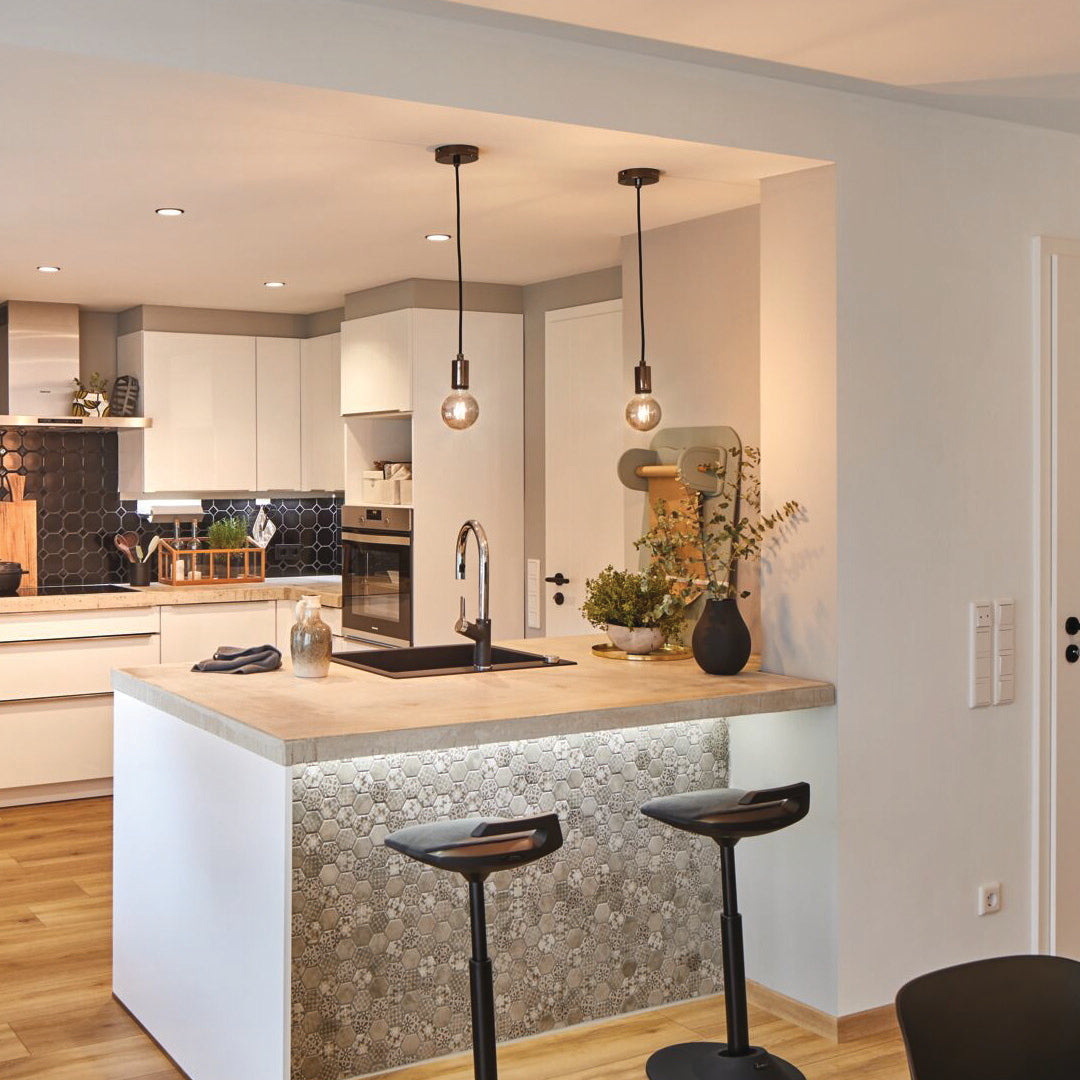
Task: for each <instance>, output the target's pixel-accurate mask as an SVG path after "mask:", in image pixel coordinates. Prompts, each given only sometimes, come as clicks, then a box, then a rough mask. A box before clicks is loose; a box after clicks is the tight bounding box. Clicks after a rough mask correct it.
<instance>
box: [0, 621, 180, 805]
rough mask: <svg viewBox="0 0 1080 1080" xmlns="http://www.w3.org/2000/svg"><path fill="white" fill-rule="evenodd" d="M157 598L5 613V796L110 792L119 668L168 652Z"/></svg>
mask: <svg viewBox="0 0 1080 1080" xmlns="http://www.w3.org/2000/svg"><path fill="white" fill-rule="evenodd" d="M158 628H159V615H158V609H157V608H125V609H111V610H104V611H62V612H27V613H26V614H22V613H10V614H3V615H0V806H10V805H17V804H20V803H28V802H44V801H48V800H51V799H58V798H80V797H85V796H92V795H102V794H107V793H108V791H109V778H110V777H111V776H112V692H111V686H110V678H111V674H110V673H111V671H112V669H113V668H117V667H140V666H143V665H148V664H156V663H158V662H159V661H160V659H161V643H160V637H159V635H158Z"/></svg>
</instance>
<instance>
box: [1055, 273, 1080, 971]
mask: <svg viewBox="0 0 1080 1080" xmlns="http://www.w3.org/2000/svg"><path fill="white" fill-rule="evenodd" d="M1051 275H1052V315H1051V319H1052V331H1051V348H1052V358H1051V362H1052V371H1053V374H1052V379H1053V385H1054V389H1055V392H1054V417H1053V443H1054V446H1053V451H1052V460H1053V467H1052V468H1053V477H1052V481H1051V483H1052V485H1053V496H1052V498H1053V511H1052V512H1053V525H1052V534H1053V540H1052V544H1053V553H1052V578H1053V585H1052V590H1053V595H1052V608H1053V620H1054V632H1053V635H1052V636H1051V637H1050V639H1049V640H1050V641H1052V642H1053V647H1054V655H1053V658H1052V661H1051V665H1050V672H1051V703H1052V714H1053V715H1052V718H1051V776H1052V780H1051V796H1050V797H1051V807H1050V820H1051V833H1052V836H1051V869H1050V876H1051V912H1050V926H1051V940H1050V945H1051V949H1052V951H1053V952H1055V953H1057V954H1059V955H1062V956H1070V957H1073V958H1074V959H1077V960H1080V632H1076V630H1074V632H1073V633H1072V634H1070V633H1069V630H1070V629H1073V628H1074V627H1073V624H1071V623H1069V622H1068V620H1069V619H1070V617H1075V618H1076V619H1078V620H1080V559H1078V558H1077V552H1078V551H1080V423H1078V421H1077V418H1078V417H1080V257H1077V256H1070V255H1055V256H1054V257H1053V262H1052V268H1051ZM1076 629H1077V630H1080V624H1077V626H1076ZM1070 647H1071V648H1072V649H1075V650H1076V651H1075V652H1070V651H1069V650H1070ZM1071 656H1076V657H1077V658H1078V659H1074V660H1072V661H1070V659H1069V657H1071Z"/></svg>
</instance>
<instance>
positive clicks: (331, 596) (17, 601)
mask: <svg viewBox="0 0 1080 1080" xmlns="http://www.w3.org/2000/svg"><path fill="white" fill-rule="evenodd" d="M306 593H316V594H318V596H319V597H320V598H321V599H322V603H323V606H324V607H337V608H339V607H341V578H340V577H338V576H334V577H283V578H267V579H266V581H262V582H256V583H255V584H251V585H158V584H154V585H149V586H147V587H146V588H144V589H133V590H132V591H131V592H115V593H84V594H72V595H67V596H4V597H0V615H9V614H23V613H25V612H31V611H95V610H97V611H100V610H105V609H106V608H140V607H141V608H144V607H147V606H150V607H171V606H173V605H176V604H227V603H237V602H239V601H244V600H299V599H300V597H301V596H302V595H304V594H306Z"/></svg>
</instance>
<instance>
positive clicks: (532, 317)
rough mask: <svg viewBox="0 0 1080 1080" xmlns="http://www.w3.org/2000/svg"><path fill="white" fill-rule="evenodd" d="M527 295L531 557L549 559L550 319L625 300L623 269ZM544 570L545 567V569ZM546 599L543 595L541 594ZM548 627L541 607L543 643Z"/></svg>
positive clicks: (545, 284) (536, 633) (543, 284)
mask: <svg viewBox="0 0 1080 1080" xmlns="http://www.w3.org/2000/svg"><path fill="white" fill-rule="evenodd" d="M524 294H525V304H524V311H525V557H526V558H527V559H541V560H542V559H543V558H544V532H545V529H546V519H545V516H544V452H545V451H544V446H545V444H544V315H545V313H546V312H548V311H557V310H558V309H559V308H568V307H578V306H579V305H581V304H598V303H600V302H601V301H602V300H617V299H619V297H621V296H622V269H621V268H620V267H618V266H611V267H608V268H606V269H604V270H593V271H591V272H589V273H587V274H575V275H573V276H572V277H565V278H555V279H554V280H552V281H539V282H537V283H536V284H535V285H526V286H525V289H524ZM541 566H543V563H541ZM541 596H542V597H543V593H541ZM545 621H546V612H545V605H544V603H543V602H542V603H541V604H540V629H539V630H526V634H527V635H528V636H529V637H542V636H543V634H544V623H545Z"/></svg>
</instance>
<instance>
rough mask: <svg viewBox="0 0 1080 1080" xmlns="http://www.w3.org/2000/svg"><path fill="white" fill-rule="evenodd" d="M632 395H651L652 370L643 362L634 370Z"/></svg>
mask: <svg viewBox="0 0 1080 1080" xmlns="http://www.w3.org/2000/svg"><path fill="white" fill-rule="evenodd" d="M634 393H635V394H651V393H652V368H651V367H649V365H648V364H646V363H645V361H644V360H642V361H641V363H639V364H638V366H637V367H636V368H634Z"/></svg>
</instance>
